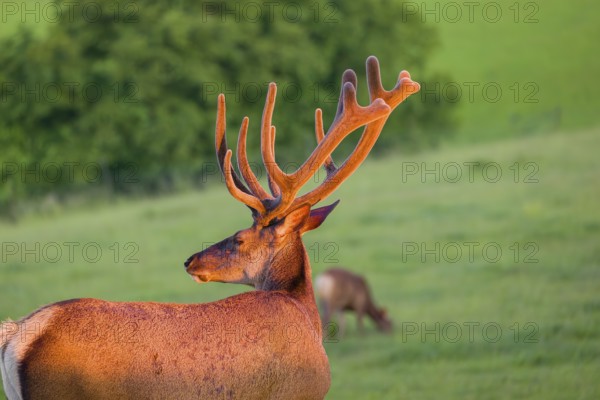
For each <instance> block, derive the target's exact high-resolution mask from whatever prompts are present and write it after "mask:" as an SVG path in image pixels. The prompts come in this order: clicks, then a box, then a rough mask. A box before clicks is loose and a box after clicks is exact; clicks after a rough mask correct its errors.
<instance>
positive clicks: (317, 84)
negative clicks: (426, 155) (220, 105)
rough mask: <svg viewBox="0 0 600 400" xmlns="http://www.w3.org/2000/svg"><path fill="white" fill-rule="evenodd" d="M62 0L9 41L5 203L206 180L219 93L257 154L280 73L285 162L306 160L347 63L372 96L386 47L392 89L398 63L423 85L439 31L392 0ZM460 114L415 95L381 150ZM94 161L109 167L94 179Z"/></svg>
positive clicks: (2, 64) (232, 125)
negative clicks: (367, 69)
mask: <svg viewBox="0 0 600 400" xmlns="http://www.w3.org/2000/svg"><path fill="white" fill-rule="evenodd" d="M57 4H59V5H60V6H61V7H62V10H63V11H62V13H61V15H62V17H61V18H58V22H57V23H51V24H48V26H47V29H46V32H45V33H44V34H43V35H38V36H34V35H32V34H29V33H28V31H27V27H25V28H24V29H23V30H22V31H21V32H20V33H19V34H18V35H14V36H12V37H9V38H7V39H5V40H3V42H2V43H0V46H1V47H2V50H3V51H2V53H1V55H0V78H1V80H2V83H3V85H2V88H1V90H2V92H1V93H0V94H1V95H2V101H1V102H0V113H1V115H2V121H1V125H0V146H1V148H2V156H1V157H2V159H1V161H2V162H3V163H4V164H3V165H7V164H6V163H8V164H9V165H10V168H3V171H2V173H3V175H2V181H3V185H2V189H0V203H2V204H7V203H9V202H11V201H12V202H13V206H14V203H16V202H17V200H18V199H19V198H20V197H21V196H23V195H26V196H28V197H30V196H32V195H43V194H46V193H48V192H54V193H57V194H58V195H60V196H62V195H64V194H65V193H70V192H73V191H81V190H86V189H88V188H94V189H97V188H101V189H102V190H105V189H106V190H108V192H115V191H116V192H125V193H137V192H150V193H154V192H160V191H165V190H172V189H176V188H177V187H178V185H179V184H185V183H186V182H187V183H189V182H195V183H201V182H203V181H204V178H205V175H206V174H205V173H203V171H204V172H205V171H206V170H207V168H209V169H208V170H210V171H212V169H210V168H212V167H214V155H213V154H214V149H213V135H214V119H215V110H216V95H217V93H219V92H225V93H226V96H227V104H228V111H229V114H228V122H229V135H230V141H232V142H233V143H235V141H234V139H235V136H234V134H236V133H237V130H238V126H239V123H240V122H241V119H242V117H243V116H244V115H249V116H250V121H251V122H250V131H251V134H250V135H249V148H250V149H251V150H250V153H251V154H250V157H251V158H252V159H255V160H258V159H259V158H258V157H259V156H258V153H257V151H256V149H257V147H258V146H257V145H258V141H259V136H258V130H259V123H260V115H261V112H262V107H263V102H264V98H265V95H266V88H267V83H268V82H269V81H272V80H274V81H276V82H277V83H278V85H279V93H278V103H277V105H276V110H275V116H274V124H275V125H276V126H277V129H278V135H277V143H278V145H277V152H278V157H279V160H280V161H281V162H282V163H285V162H286V161H291V160H295V161H298V160H301V159H303V157H305V156H306V155H307V154H308V153H309V152H310V151H311V150H312V148H313V147H314V145H315V139H314V134H313V131H314V128H313V124H314V121H313V118H314V109H315V108H317V107H321V108H323V111H324V116H325V124H326V125H328V124H329V123H330V122H331V120H332V118H333V115H334V113H335V107H336V102H337V97H338V91H339V79H340V77H341V74H342V72H343V70H344V69H345V68H353V69H355V70H356V71H357V73H358V74H359V82H360V85H361V87H360V88H359V95H360V100H361V102H362V103H366V102H367V93H366V88H365V87H364V86H365V78H364V62H365V60H366V58H367V57H368V56H369V55H371V54H374V55H377V56H378V57H379V60H380V63H381V67H382V76H383V78H384V84H385V86H386V87H391V86H392V85H393V83H394V81H395V79H396V77H397V73H398V72H399V70H400V69H409V70H410V71H411V73H412V75H413V77H414V79H415V80H417V81H420V82H424V81H427V79H429V78H428V77H427V76H424V70H425V65H426V63H427V59H428V57H429V56H430V54H431V52H432V50H433V49H434V47H435V45H436V42H437V37H436V34H435V32H434V31H433V30H432V29H431V28H429V27H425V26H424V25H423V24H422V23H421V22H420V19H419V17H418V16H414V15H412V16H404V15H403V14H402V7H401V5H400V3H397V2H393V1H384V2H375V1H369V2H348V1H344V2H341V1H340V2H325V1H323V2H315V1H314V0H310V1H304V0H302V1H296V2H294V3H285V4H283V3H264V4H259V3H256V2H252V3H244V2H197V1H192V0H181V1H178V2H175V3H174V4H171V3H169V2H156V1H150V2H144V3H134V2H131V3H125V2H123V3H121V2H114V1H113V0H95V1H94V2H93V4H94V6H93V7H89V8H85V7H84V4H85V3H77V4H78V6H75V7H73V5H72V4H73V3H72V2H65V1H57ZM268 4H271V5H270V6H269V5H268ZM273 4H277V5H275V6H274V5H273ZM100 7H101V8H100ZM431 79H435V78H434V77H432V78H431ZM450 122H451V120H450V119H449V112H448V110H447V107H446V105H444V104H426V103H424V102H423V101H422V100H420V98H418V97H417V96H415V97H414V98H412V99H411V100H410V101H408V102H407V103H406V104H405V105H403V106H402V107H400V108H399V109H398V111H397V112H396V113H394V115H393V117H392V118H391V119H390V121H389V122H388V125H387V126H386V128H385V131H384V132H383V134H382V136H381V142H380V143H379V144H378V146H379V147H378V148H389V147H390V145H393V144H402V145H408V147H410V148H414V147H418V146H423V145H429V144H432V143H435V142H436V137H437V135H438V134H439V133H440V132H443V131H445V130H448V128H449V127H451V123H450ZM354 136H356V138H355V139H354V143H355V142H356V140H357V139H358V135H357V134H356V135H354ZM350 142H351V143H348V144H346V146H345V148H344V149H342V150H341V153H344V152H347V151H348V150H349V147H350V146H352V145H353V143H352V140H351V141H350ZM32 163H39V169H40V171H38V172H37V175H38V176H36V173H35V172H34V173H30V174H29V175H27V174H25V177H23V174H22V172H23V171H22V170H24V169H26V168H29V169H30V170H31V169H33V170H34V171H35V168H36V167H35V165H33V164H32ZM65 163H67V164H65ZM208 163H210V164H213V165H211V166H210V167H207V165H208ZM49 164H52V165H54V164H56V165H58V167H59V168H60V172H61V176H60V177H59V178H57V179H54V178H52V179H47V178H48V177H47V176H45V174H44V172H47V173H48V174H50V172H48V171H45V170H44V168H46V167H47V166H48V165H49ZM15 165H17V172H16V173H15V172H14V171H15ZM90 165H91V169H92V172H93V173H94V174H95V175H97V173H96V172H97V171H101V172H102V176H101V177H100V178H98V179H92V178H93V177H90V176H89V175H90V173H91V172H90V171H89V170H88V171H86V170H85V168H86V167H89V166H90ZM70 166H73V167H72V168H73V173H72V174H70V173H69V174H67V172H70V171H69V168H71V167H70ZM40 175H41V179H37V178H39V177H40ZM95 175H94V176H95ZM52 176H53V177H54V175H52Z"/></svg>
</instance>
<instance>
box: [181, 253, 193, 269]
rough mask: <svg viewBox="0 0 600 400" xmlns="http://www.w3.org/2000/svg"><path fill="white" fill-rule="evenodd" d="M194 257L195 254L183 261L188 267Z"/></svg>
mask: <svg viewBox="0 0 600 400" xmlns="http://www.w3.org/2000/svg"><path fill="white" fill-rule="evenodd" d="M193 259H194V256H190V258H188V259H187V260H185V262H184V263H183V265H184V266H185V267H186V268H187V267H189V266H190V263H191V262H192V260H193Z"/></svg>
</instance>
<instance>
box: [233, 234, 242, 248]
mask: <svg viewBox="0 0 600 400" xmlns="http://www.w3.org/2000/svg"><path fill="white" fill-rule="evenodd" d="M234 240H235V244H236V245H238V246H241V245H243V244H244V239H242V238H239V237H237V236H236V237H235V239H234Z"/></svg>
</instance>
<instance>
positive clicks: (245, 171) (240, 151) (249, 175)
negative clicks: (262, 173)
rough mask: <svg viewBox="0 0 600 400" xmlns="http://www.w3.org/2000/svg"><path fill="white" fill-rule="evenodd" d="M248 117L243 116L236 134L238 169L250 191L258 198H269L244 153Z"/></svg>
mask: <svg viewBox="0 0 600 400" xmlns="http://www.w3.org/2000/svg"><path fill="white" fill-rule="evenodd" d="M248 121H249V120H248V117H244V119H243V120H242V126H241V127H240V134H239V136H238V144H237V164H238V169H239V170H240V172H241V174H242V177H243V178H244V180H245V181H246V183H247V184H248V187H249V188H250V191H251V193H252V194H253V195H254V196H256V197H258V199H259V200H266V199H270V198H271V196H269V194H268V193H267V192H266V191H265V190H264V189H263V188H262V186H261V185H260V183H259V182H258V179H257V178H256V175H254V172H252V169H251V168H250V163H249V162H248V156H247V154H246V137H247V135H248Z"/></svg>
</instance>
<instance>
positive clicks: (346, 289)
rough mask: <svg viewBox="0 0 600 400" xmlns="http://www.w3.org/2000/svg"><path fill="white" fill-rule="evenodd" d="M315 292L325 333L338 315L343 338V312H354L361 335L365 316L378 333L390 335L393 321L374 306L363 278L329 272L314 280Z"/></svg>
mask: <svg viewBox="0 0 600 400" xmlns="http://www.w3.org/2000/svg"><path fill="white" fill-rule="evenodd" d="M315 292H316V293H317V296H318V297H319V304H320V306H321V319H322V321H323V328H324V329H328V324H329V323H330V322H331V318H332V316H333V315H334V314H338V324H339V328H340V331H339V336H340V337H341V336H343V335H344V330H345V322H344V311H354V312H355V313H356V320H357V324H358V331H359V333H360V334H363V333H364V327H363V316H364V315H365V314H366V315H368V316H369V317H370V318H371V319H372V320H373V322H375V325H376V326H377V329H379V330H380V331H382V332H385V333H389V332H391V331H392V321H390V319H389V318H388V316H387V314H386V311H385V309H383V308H378V307H376V306H375V303H374V301H373V297H372V296H371V291H370V290H369V286H368V285H367V281H366V279H365V278H364V277H362V276H360V275H357V274H355V273H353V272H350V271H348V270H346V269H344V268H339V267H338V268H330V269H328V270H327V271H325V272H323V273H322V274H320V275H319V276H317V278H316V279H315ZM333 333H334V334H335V332H333Z"/></svg>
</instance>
